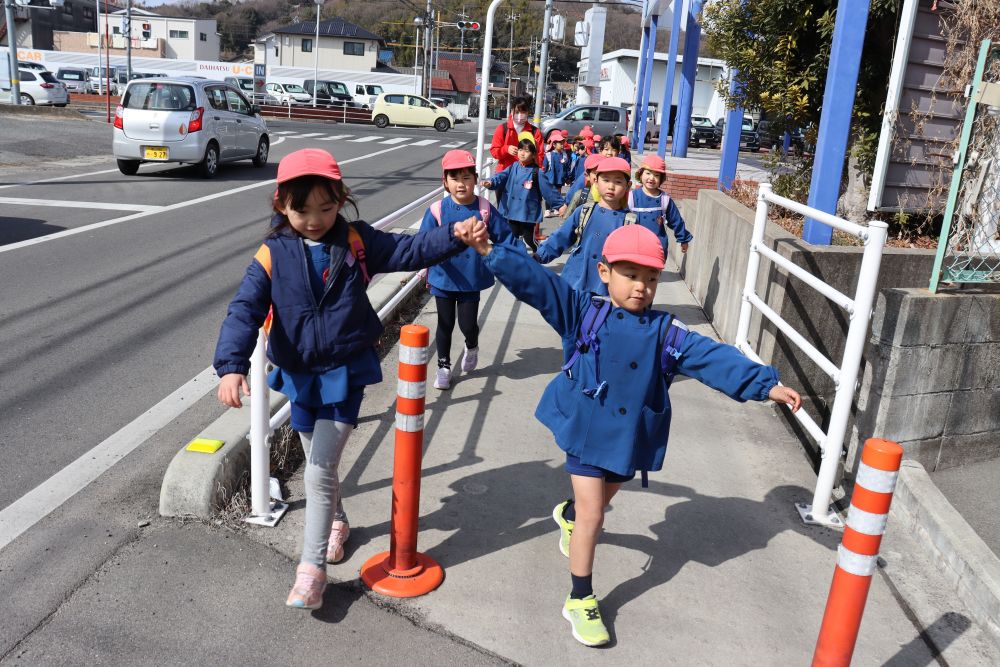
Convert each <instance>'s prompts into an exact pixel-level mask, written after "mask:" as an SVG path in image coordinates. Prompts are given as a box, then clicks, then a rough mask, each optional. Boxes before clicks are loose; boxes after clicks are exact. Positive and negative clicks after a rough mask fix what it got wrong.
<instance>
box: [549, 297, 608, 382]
mask: <svg viewBox="0 0 1000 667" xmlns="http://www.w3.org/2000/svg"><path fill="white" fill-rule="evenodd" d="M610 312H611V300H610V299H605V298H602V297H596V296H595V297H591V299H590V305H589V306H587V312H585V313H584V314H583V320H581V322H580V328H579V329H578V330H577V332H576V342H575V343H574V347H575V349H574V350H573V354H572V355H570V358H569V360H568V361H567V362H566V363H565V364H563V365H562V368H561V369H560V370H562V371H563V372H564V373H566V376H567V377H570V378H571V377H573V372H572V371H573V366H574V365H576V362H577V359H579V358H580V356H581V355H583V354H586V353H587V352H589V351H590V350H591V349H593V350H594V367H595V369H596V372H597V386H596V387H593V388H590V389H584V390H583V393H584V395H586V396H589V397H591V398H595V397H596V398H600V397H601V396H603V395H604V393H605V392H606V391H607V388H608V383H607V382H602V381H601V344H600V341H599V340H598V338H597V331H598V329H600V328H601V325H603V324H604V320H606V319H608V313H610Z"/></svg>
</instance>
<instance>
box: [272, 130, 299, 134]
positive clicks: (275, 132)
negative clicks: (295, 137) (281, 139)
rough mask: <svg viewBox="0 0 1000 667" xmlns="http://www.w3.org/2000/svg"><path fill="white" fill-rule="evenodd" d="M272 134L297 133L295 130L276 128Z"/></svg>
mask: <svg viewBox="0 0 1000 667" xmlns="http://www.w3.org/2000/svg"><path fill="white" fill-rule="evenodd" d="M271 134H295V130H276V131H274V132H271Z"/></svg>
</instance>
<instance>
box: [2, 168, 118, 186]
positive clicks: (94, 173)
mask: <svg viewBox="0 0 1000 667" xmlns="http://www.w3.org/2000/svg"><path fill="white" fill-rule="evenodd" d="M113 171H118V168H117V167H116V168H114V169H102V170H100V171H88V172H87V173H85V174H70V175H69V176H56V177H55V178H43V179H42V180H40V181H27V182H25V183H10V184H8V185H0V190H3V189H4V188H16V187H20V186H22V185H37V184H38V183H52V182H54V181H65V180H69V179H71V178H83V177H84V176H97V175H98V174H110V173H111V172H113Z"/></svg>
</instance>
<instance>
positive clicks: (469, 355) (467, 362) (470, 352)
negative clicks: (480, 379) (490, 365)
mask: <svg viewBox="0 0 1000 667" xmlns="http://www.w3.org/2000/svg"><path fill="white" fill-rule="evenodd" d="M478 364H479V348H478V347H473V348H471V349H470V348H465V354H464V355H462V372H463V373H468V372H470V371H474V370H476V366H477V365H478Z"/></svg>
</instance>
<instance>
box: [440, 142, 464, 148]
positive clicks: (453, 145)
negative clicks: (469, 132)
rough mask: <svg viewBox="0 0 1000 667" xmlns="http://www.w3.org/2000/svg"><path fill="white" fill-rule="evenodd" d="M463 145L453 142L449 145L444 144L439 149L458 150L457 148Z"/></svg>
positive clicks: (462, 143)
mask: <svg viewBox="0 0 1000 667" xmlns="http://www.w3.org/2000/svg"><path fill="white" fill-rule="evenodd" d="M463 145H465V142H464V141H453V142H452V143H450V144H445V145H444V146H442V147H441V148H458V147H459V146H463Z"/></svg>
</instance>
